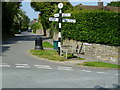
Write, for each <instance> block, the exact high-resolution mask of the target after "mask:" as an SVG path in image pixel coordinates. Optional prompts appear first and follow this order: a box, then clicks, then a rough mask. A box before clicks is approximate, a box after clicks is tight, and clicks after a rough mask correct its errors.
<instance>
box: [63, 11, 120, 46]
mask: <svg viewBox="0 0 120 90" xmlns="http://www.w3.org/2000/svg"><path fill="white" fill-rule="evenodd" d="M71 14H72V16H71V17H70V18H73V19H76V23H63V26H62V35H63V39H66V38H68V39H74V40H77V41H83V42H89V43H100V44H107V45H112V46H119V45H120V37H119V33H120V30H119V29H120V26H119V25H118V22H119V20H120V15H119V14H120V13H116V12H111V11H100V10H97V11H88V10H81V11H73V12H71Z"/></svg>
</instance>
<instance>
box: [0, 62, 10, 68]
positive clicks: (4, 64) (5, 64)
mask: <svg viewBox="0 0 120 90" xmlns="http://www.w3.org/2000/svg"><path fill="white" fill-rule="evenodd" d="M0 67H10V65H8V64H7V63H0Z"/></svg>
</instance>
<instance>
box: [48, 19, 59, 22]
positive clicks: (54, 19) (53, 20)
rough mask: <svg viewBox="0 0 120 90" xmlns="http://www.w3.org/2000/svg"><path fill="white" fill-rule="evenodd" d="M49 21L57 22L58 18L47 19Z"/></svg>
mask: <svg viewBox="0 0 120 90" xmlns="http://www.w3.org/2000/svg"><path fill="white" fill-rule="evenodd" d="M49 21H57V22H58V18H49Z"/></svg>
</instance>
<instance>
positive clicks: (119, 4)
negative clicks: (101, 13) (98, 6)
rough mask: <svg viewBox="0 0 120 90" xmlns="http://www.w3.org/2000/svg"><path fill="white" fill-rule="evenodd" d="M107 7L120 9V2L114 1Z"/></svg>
mask: <svg viewBox="0 0 120 90" xmlns="http://www.w3.org/2000/svg"><path fill="white" fill-rule="evenodd" d="M107 6H113V7H120V1H112V2H110V3H108V4H107Z"/></svg>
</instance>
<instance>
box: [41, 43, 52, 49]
mask: <svg viewBox="0 0 120 90" xmlns="http://www.w3.org/2000/svg"><path fill="white" fill-rule="evenodd" d="M43 47H46V48H53V45H52V44H50V43H49V42H43Z"/></svg>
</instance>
